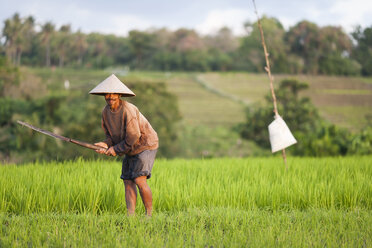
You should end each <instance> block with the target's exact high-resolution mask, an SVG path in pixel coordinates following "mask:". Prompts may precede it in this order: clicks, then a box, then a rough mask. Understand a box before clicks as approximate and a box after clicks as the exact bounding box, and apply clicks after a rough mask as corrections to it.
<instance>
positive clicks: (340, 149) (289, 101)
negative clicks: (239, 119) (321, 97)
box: [238, 79, 372, 156]
mask: <svg viewBox="0 0 372 248" xmlns="http://www.w3.org/2000/svg"><path fill="white" fill-rule="evenodd" d="M307 87H308V85H307V84H306V83H303V82H299V81H297V80H294V79H287V80H283V81H281V82H280V85H279V88H278V89H277V90H276V97H277V99H278V102H277V103H278V111H279V114H281V115H282V117H283V119H284V120H285V122H286V124H287V125H288V127H289V128H290V130H291V131H292V133H293V134H294V136H295V137H296V139H297V140H298V143H297V144H296V145H294V146H292V147H290V148H289V151H290V152H292V153H293V154H295V155H301V156H337V155H352V154H360V155H363V154H364V155H366V154H371V153H372V129H371V127H369V126H367V127H366V128H365V129H363V130H362V131H360V133H357V134H352V133H351V132H350V131H348V130H346V129H342V128H339V127H337V126H335V125H333V124H330V123H328V122H326V121H325V120H323V119H322V118H321V117H320V115H319V114H318V111H317V109H316V108H315V106H314V105H313V104H312V103H311V101H310V99H309V98H307V97H304V96H301V95H300V92H301V91H302V90H304V89H306V88H307ZM273 117H274V113H273V103H272V98H271V95H267V96H266V103H265V104H263V105H258V104H256V105H255V106H250V107H248V108H247V109H246V119H247V121H246V123H244V124H241V125H239V126H238V129H239V131H240V133H241V136H242V137H243V138H245V139H249V140H253V141H255V142H256V143H257V144H258V145H260V146H261V147H264V148H269V147H270V142H269V138H268V137H269V133H268V129H267V126H268V125H269V124H270V123H271V122H272V121H273V120H274V118H273Z"/></svg>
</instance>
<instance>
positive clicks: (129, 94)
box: [89, 92, 136, 97]
mask: <svg viewBox="0 0 372 248" xmlns="http://www.w3.org/2000/svg"><path fill="white" fill-rule="evenodd" d="M89 94H91V95H96V96H104V95H106V94H119V95H121V96H123V97H132V96H136V94H134V93H133V94H131V93H118V92H94V93H90V92H89Z"/></svg>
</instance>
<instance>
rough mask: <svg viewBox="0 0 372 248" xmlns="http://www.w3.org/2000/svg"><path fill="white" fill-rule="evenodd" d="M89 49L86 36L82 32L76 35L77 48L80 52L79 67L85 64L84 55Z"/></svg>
mask: <svg viewBox="0 0 372 248" xmlns="http://www.w3.org/2000/svg"><path fill="white" fill-rule="evenodd" d="M87 47H88V44H87V41H86V36H85V34H83V33H82V32H81V31H80V30H79V31H78V32H77V33H76V34H75V48H76V50H77V52H78V60H77V64H78V66H81V65H82V63H83V55H84V53H85V52H86V50H87Z"/></svg>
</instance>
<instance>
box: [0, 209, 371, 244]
mask: <svg viewBox="0 0 372 248" xmlns="http://www.w3.org/2000/svg"><path fill="white" fill-rule="evenodd" d="M371 216H372V215H371V211H361V210H358V211H342V210H338V211H336V210H308V211H305V212H303V211H297V210H294V211H290V212H287V211H275V212H270V211H263V210H252V211H243V210H238V209H232V208H223V207H216V208H209V209H199V208H188V209H186V210H184V211H180V212H172V213H170V212H162V213H157V214H156V215H154V216H153V217H152V218H151V219H147V218H145V217H144V216H136V217H125V216H123V215H121V214H103V215H92V214H78V215H75V214H51V213H49V214H29V215H6V214H0V223H1V224H2V228H1V229H0V247H25V246H30V247H309V246H314V247H370V246H371V245H372V238H371V237H372V230H371V228H370V227H371V225H372V217H371Z"/></svg>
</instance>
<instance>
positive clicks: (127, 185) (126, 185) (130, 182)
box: [124, 180, 136, 187]
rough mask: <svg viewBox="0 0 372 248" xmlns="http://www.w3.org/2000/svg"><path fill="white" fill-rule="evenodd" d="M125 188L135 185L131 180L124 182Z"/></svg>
mask: <svg viewBox="0 0 372 248" xmlns="http://www.w3.org/2000/svg"><path fill="white" fill-rule="evenodd" d="M124 185H125V187H133V186H136V183H135V182H133V180H124Z"/></svg>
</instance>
